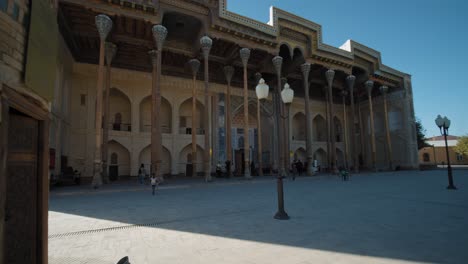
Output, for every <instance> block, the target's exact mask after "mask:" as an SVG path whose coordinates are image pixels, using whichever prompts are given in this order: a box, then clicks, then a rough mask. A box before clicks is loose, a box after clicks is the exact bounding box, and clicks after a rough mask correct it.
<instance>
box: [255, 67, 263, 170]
mask: <svg viewBox="0 0 468 264" xmlns="http://www.w3.org/2000/svg"><path fill="white" fill-rule="evenodd" d="M261 78H262V74H261V73H259V72H257V73H255V83H258V82H259V81H260V79H261ZM260 112H261V109H260V99H258V98H257V141H258V148H257V155H258V175H259V176H263V158H262V151H263V150H262V117H261V115H260Z"/></svg>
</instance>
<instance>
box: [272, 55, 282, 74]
mask: <svg viewBox="0 0 468 264" xmlns="http://www.w3.org/2000/svg"><path fill="white" fill-rule="evenodd" d="M271 62H273V66H275V70H276V74H277V75H278V76H280V75H281V66H282V65H283V57H281V56H275V57H274V58H273V59H272V60H271Z"/></svg>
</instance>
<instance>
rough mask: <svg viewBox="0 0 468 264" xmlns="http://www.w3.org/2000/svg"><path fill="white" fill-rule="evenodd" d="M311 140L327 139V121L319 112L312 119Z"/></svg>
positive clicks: (323, 140)
mask: <svg viewBox="0 0 468 264" xmlns="http://www.w3.org/2000/svg"><path fill="white" fill-rule="evenodd" d="M312 140H313V141H318V142H325V141H327V121H326V120H325V118H324V117H323V116H322V115H321V114H318V115H316V116H315V117H314V119H313V120H312Z"/></svg>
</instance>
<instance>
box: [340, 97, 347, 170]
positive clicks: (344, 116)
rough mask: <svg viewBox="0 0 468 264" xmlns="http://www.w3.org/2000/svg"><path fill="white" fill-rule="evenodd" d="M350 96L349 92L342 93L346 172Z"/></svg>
mask: <svg viewBox="0 0 468 264" xmlns="http://www.w3.org/2000/svg"><path fill="white" fill-rule="evenodd" d="M347 95H348V91H344V90H343V91H341V96H342V97H343V119H344V126H343V132H344V133H343V134H344V136H343V138H344V145H345V160H344V163H345V164H344V165H345V168H346V170H348V157H349V153H348V120H347V117H346V115H347V113H346V96H347Z"/></svg>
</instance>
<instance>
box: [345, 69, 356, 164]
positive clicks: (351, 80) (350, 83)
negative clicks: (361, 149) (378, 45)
mask: <svg viewBox="0 0 468 264" xmlns="http://www.w3.org/2000/svg"><path fill="white" fill-rule="evenodd" d="M355 81H356V77H355V76H354V75H349V76H348V77H346V84H347V85H348V91H349V96H350V101H351V142H352V144H353V168H354V172H356V173H357V172H359V154H358V151H357V146H358V143H357V141H356V130H355V127H354V126H355V124H356V112H355V109H354V108H355V106H354V82H355Z"/></svg>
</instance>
